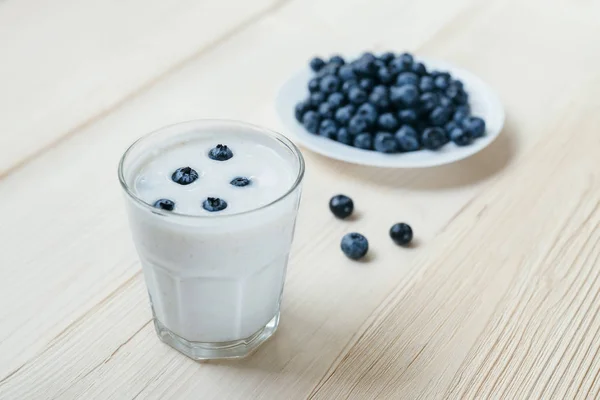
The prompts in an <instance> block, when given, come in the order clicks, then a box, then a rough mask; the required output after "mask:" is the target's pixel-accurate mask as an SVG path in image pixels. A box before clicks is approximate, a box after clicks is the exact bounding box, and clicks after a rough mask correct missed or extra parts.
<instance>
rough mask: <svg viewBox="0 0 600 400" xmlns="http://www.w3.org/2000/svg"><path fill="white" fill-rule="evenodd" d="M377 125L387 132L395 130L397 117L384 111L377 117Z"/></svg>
mask: <svg viewBox="0 0 600 400" xmlns="http://www.w3.org/2000/svg"><path fill="white" fill-rule="evenodd" d="M377 126H378V127H379V129H382V130H384V131H387V132H395V131H396V129H398V119H396V117H394V114H392V113H384V114H381V115H380V116H379V118H378V119H377Z"/></svg>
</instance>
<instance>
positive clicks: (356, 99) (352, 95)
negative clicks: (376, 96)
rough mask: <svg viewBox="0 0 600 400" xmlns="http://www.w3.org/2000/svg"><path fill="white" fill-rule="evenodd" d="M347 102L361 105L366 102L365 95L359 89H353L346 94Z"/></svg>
mask: <svg viewBox="0 0 600 400" xmlns="http://www.w3.org/2000/svg"><path fill="white" fill-rule="evenodd" d="M348 100H350V103H352V104H355V105H361V104H362V103H364V102H365V101H367V93H366V92H365V91H364V90H362V89H361V88H359V87H353V88H351V89H350V91H349V92H348Z"/></svg>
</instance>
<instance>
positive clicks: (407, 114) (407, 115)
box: [398, 108, 418, 125]
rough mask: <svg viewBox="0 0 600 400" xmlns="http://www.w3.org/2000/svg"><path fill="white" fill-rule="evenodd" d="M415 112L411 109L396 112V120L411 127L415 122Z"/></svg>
mask: <svg viewBox="0 0 600 400" xmlns="http://www.w3.org/2000/svg"><path fill="white" fill-rule="evenodd" d="M417 118H418V116H417V112H416V111H415V110H413V109H411V108H407V109H406V110H400V111H398V120H399V121H400V122H401V123H403V124H409V125H412V124H414V123H415V122H417Z"/></svg>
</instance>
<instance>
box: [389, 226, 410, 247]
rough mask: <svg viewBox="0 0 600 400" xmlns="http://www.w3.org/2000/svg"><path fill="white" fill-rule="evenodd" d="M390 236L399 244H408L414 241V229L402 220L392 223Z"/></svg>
mask: <svg viewBox="0 0 600 400" xmlns="http://www.w3.org/2000/svg"><path fill="white" fill-rule="evenodd" d="M390 237H391V238H392V240H393V241H394V243H396V244H397V245H400V246H406V245H408V244H409V243H410V242H411V241H412V238H413V231H412V228H411V227H410V225H408V224H405V223H404V222H400V223H397V224H394V225H392V227H391V228H390Z"/></svg>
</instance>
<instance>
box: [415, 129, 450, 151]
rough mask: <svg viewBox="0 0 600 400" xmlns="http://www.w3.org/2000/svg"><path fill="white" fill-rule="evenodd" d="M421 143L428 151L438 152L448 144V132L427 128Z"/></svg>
mask: <svg viewBox="0 0 600 400" xmlns="http://www.w3.org/2000/svg"><path fill="white" fill-rule="evenodd" d="M421 141H422V143H423V147H425V148H426V149H428V150H437V149H439V148H440V147H442V146H443V145H445V144H446V142H447V136H446V132H445V131H444V130H443V129H442V128H437V127H436V128H427V129H425V131H423V137H422V138H421Z"/></svg>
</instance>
